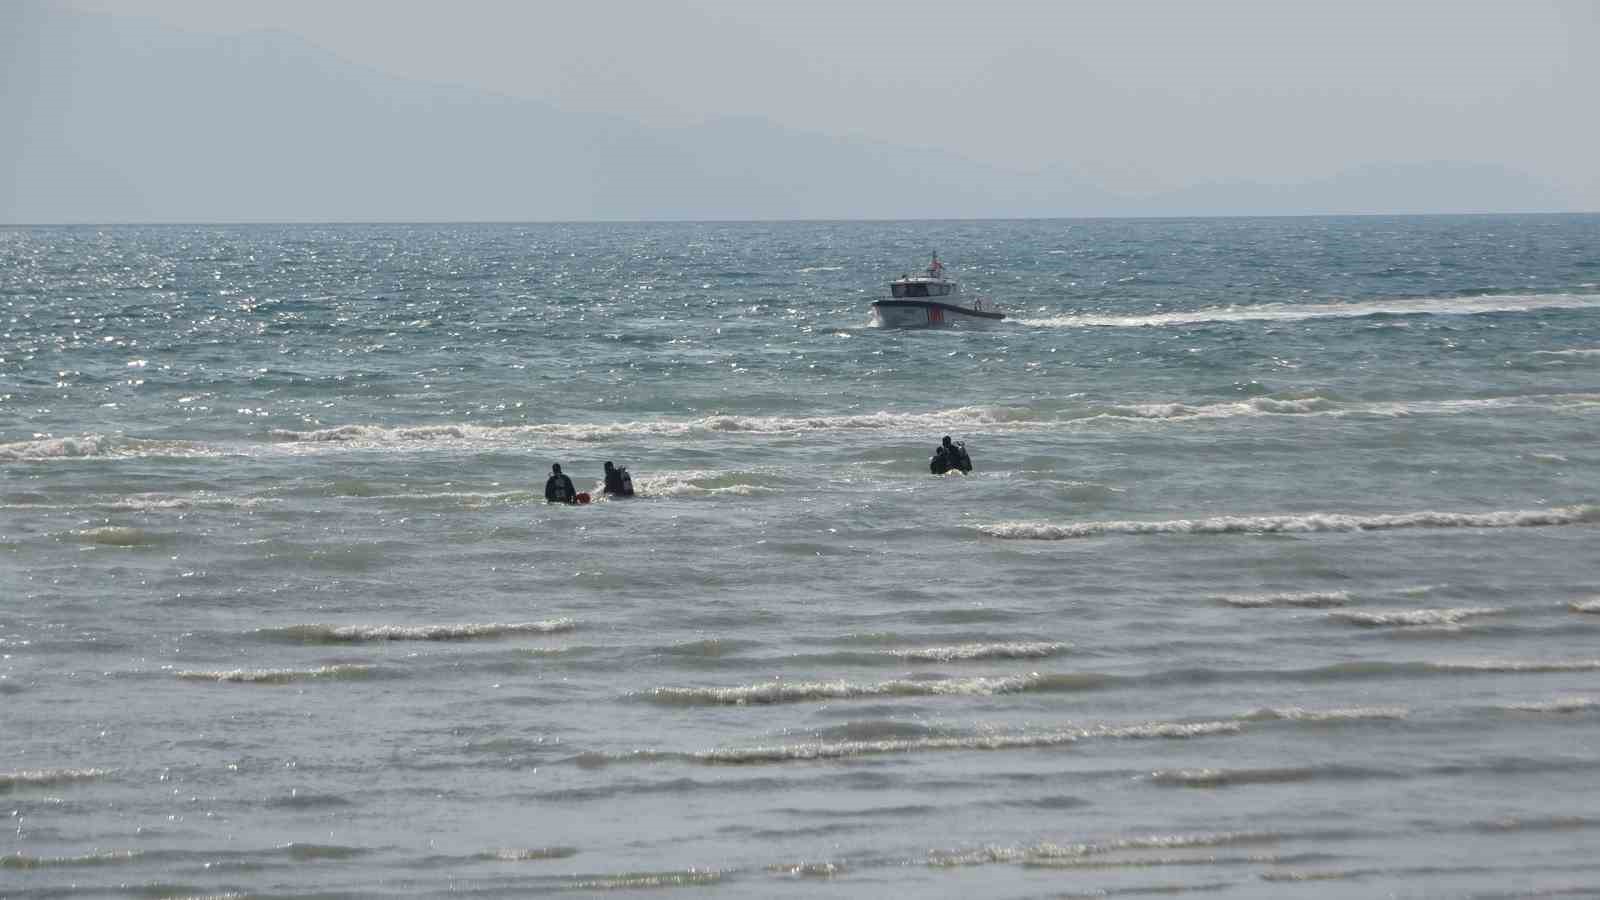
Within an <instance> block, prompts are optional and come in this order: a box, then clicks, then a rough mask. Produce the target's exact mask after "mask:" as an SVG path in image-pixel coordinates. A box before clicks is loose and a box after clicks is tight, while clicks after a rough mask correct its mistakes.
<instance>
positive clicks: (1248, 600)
mask: <svg viewBox="0 0 1600 900" xmlns="http://www.w3.org/2000/svg"><path fill="white" fill-rule="evenodd" d="M1217 599H1218V600H1220V601H1221V602H1223V603H1225V604H1227V605H1228V606H1236V607H1240V608H1243V609H1255V608H1259V607H1267V606H1296V607H1308V608H1320V607H1327V606H1343V605H1345V604H1346V603H1349V602H1350V594H1349V593H1348V592H1346V591H1287V592H1282V593H1276V594H1235V595H1231V596H1228V595H1225V596H1221V597H1218V598H1217Z"/></svg>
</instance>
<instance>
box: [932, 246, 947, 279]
mask: <svg viewBox="0 0 1600 900" xmlns="http://www.w3.org/2000/svg"><path fill="white" fill-rule="evenodd" d="M928 274H929V275H931V276H933V277H934V278H940V277H943V276H944V263H942V262H939V251H937V250H935V251H933V264H932V265H930V266H928Z"/></svg>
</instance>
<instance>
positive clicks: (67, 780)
mask: <svg viewBox="0 0 1600 900" xmlns="http://www.w3.org/2000/svg"><path fill="white" fill-rule="evenodd" d="M111 771H112V770H110V769H17V770H14V771H10V772H0V792H3V791H9V790H12V789H14V788H24V787H52V786H54V785H58V784H71V783H73V782H75V781H93V780H94V779H96V778H100V777H103V776H106V775H109V774H111Z"/></svg>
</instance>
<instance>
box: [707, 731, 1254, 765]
mask: <svg viewBox="0 0 1600 900" xmlns="http://www.w3.org/2000/svg"><path fill="white" fill-rule="evenodd" d="M1240 730H1241V729H1240V726H1239V723H1237V722H1145V723H1139V724H1134V725H1096V726H1092V727H1087V728H1069V729H1063V730H1058V731H1047V732H1039V733H1033V734H982V735H961V736H951V737H917V738H887V739H884V740H876V741H815V742H802V743H794V744H777V745H772V746H765V747H736V748H719V749H716V750H706V751H701V752H699V753H695V754H693V758H694V759H697V760H699V761H700V762H706V763H726V764H750V763H781V762H796V761H806V760H817V759H846V758H850V757H856V756H874V755H881V754H888V753H918V752H927V751H961V750H985V751H992V750H1026V749H1033V748H1039V747H1059V746H1062V745H1065V744H1071V743H1073V742H1075V741H1079V740H1085V739H1093V738H1108V739H1115V738H1121V739H1127V740H1139V739H1156V738H1168V739H1182V738H1194V737H1210V736H1214V735H1222V734H1238V733H1239V731H1240Z"/></svg>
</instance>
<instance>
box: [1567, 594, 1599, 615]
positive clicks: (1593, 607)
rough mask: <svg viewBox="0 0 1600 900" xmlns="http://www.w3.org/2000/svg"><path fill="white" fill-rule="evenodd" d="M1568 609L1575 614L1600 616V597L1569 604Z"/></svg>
mask: <svg viewBox="0 0 1600 900" xmlns="http://www.w3.org/2000/svg"><path fill="white" fill-rule="evenodd" d="M1567 608H1568V609H1570V610H1572V611H1573V612H1575V613H1589V614H1591V615H1600V597H1595V598H1593V599H1589V600H1574V601H1572V602H1571V603H1568V604H1567Z"/></svg>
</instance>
